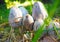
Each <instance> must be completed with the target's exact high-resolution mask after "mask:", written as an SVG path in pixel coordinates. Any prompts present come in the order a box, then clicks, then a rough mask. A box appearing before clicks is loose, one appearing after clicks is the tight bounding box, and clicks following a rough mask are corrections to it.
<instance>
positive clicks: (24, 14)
mask: <svg viewBox="0 0 60 42" xmlns="http://www.w3.org/2000/svg"><path fill="white" fill-rule="evenodd" d="M19 9H20V11H22V16H23V17H25V16H26V15H27V14H28V11H27V10H26V9H25V8H24V7H22V6H20V7H19Z"/></svg>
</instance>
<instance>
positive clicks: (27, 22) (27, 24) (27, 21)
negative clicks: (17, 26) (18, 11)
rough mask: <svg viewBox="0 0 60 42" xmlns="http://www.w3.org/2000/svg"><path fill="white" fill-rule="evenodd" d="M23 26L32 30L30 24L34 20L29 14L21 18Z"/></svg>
mask: <svg viewBox="0 0 60 42" xmlns="http://www.w3.org/2000/svg"><path fill="white" fill-rule="evenodd" d="M23 23H24V27H25V28H26V29H28V30H32V28H33V27H32V26H33V23H34V20H33V18H32V16H31V15H29V14H27V15H26V16H25V18H24V19H23Z"/></svg>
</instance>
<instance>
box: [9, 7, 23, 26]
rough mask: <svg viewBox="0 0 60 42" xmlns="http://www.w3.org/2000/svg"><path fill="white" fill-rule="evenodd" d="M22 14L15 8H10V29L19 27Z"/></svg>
mask: <svg viewBox="0 0 60 42" xmlns="http://www.w3.org/2000/svg"><path fill="white" fill-rule="evenodd" d="M21 21H22V12H21V11H20V10H19V8H17V7H12V8H11V9H10V13H9V24H10V26H11V27H18V26H20V25H21Z"/></svg>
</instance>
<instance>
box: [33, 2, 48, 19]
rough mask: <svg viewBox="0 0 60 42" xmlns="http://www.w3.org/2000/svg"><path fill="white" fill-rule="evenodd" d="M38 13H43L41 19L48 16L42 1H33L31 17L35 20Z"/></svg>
mask: <svg viewBox="0 0 60 42" xmlns="http://www.w3.org/2000/svg"><path fill="white" fill-rule="evenodd" d="M40 14H42V15H43V19H45V18H47V17H48V13H47V11H46V9H45V7H44V5H43V3H42V2H35V3H34V5H33V10H32V17H33V18H34V20H37V19H38V17H39V16H40Z"/></svg>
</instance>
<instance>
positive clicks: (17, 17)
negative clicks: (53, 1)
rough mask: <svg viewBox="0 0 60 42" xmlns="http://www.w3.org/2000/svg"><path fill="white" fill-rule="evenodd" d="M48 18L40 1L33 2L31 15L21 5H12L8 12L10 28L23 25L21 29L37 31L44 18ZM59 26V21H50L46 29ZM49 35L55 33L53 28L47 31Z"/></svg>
mask: <svg viewBox="0 0 60 42" xmlns="http://www.w3.org/2000/svg"><path fill="white" fill-rule="evenodd" d="M46 18H48V13H47V11H46V9H45V7H44V5H43V3H42V2H35V3H34V5H33V9H32V16H31V15H30V14H29V13H28V11H27V10H26V9H25V8H24V7H22V6H19V7H12V8H11V9H10V14H9V24H10V26H11V27H12V28H17V27H21V26H23V29H26V30H29V31H37V30H38V29H39V27H40V26H42V25H43V24H44V20H45V19H46ZM54 26H55V27H56V28H60V24H59V22H54V21H53V22H51V23H50V24H49V25H48V29H50V28H53V27H54ZM48 34H49V35H55V33H54V30H52V31H49V32H48Z"/></svg>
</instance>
